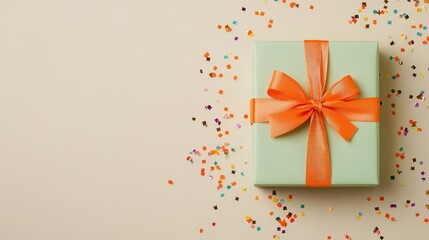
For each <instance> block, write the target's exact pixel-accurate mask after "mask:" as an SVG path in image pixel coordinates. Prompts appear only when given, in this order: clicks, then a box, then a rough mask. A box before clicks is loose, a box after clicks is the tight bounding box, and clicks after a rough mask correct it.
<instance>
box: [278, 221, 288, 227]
mask: <svg viewBox="0 0 429 240" xmlns="http://www.w3.org/2000/svg"><path fill="white" fill-rule="evenodd" d="M278 222H279V224H280V226H282V227H286V226H287V222H286V220H284V219H282V220H279V221H278Z"/></svg>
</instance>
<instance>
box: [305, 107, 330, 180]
mask: <svg viewBox="0 0 429 240" xmlns="http://www.w3.org/2000/svg"><path fill="white" fill-rule="evenodd" d="M308 135H309V136H308V146H307V166H306V182H305V184H306V187H330V186H331V158H330V154H329V145H328V138H327V136H326V130H325V125H324V123H323V118H322V114H320V113H317V112H313V114H312V116H311V120H310V131H309V133H308Z"/></svg>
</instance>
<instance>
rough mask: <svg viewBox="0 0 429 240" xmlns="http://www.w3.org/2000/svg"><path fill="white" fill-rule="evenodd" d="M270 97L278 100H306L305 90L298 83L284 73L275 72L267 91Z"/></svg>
mask: <svg viewBox="0 0 429 240" xmlns="http://www.w3.org/2000/svg"><path fill="white" fill-rule="evenodd" d="M267 94H268V96H270V97H272V98H274V99H278V100H284V101H287V100H304V99H306V98H307V96H306V95H305V92H304V89H302V87H301V86H300V85H299V83H298V82H297V81H295V80H294V79H293V78H291V77H290V76H289V75H287V74H286V73H284V72H282V71H278V70H275V71H274V72H273V76H272V77H271V83H270V86H269V87H268V91H267Z"/></svg>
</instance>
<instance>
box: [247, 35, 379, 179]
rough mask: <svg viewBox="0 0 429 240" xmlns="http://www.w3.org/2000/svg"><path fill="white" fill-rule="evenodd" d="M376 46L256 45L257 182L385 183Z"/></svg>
mask: <svg viewBox="0 0 429 240" xmlns="http://www.w3.org/2000/svg"><path fill="white" fill-rule="evenodd" d="M378 76H379V73H378V42H373V41H356V42H345V41H322V40H308V41H256V42H255V44H254V83H253V84H254V95H253V96H254V98H253V99H251V110H250V111H251V116H250V118H251V122H252V124H253V126H252V127H253V138H254V140H253V143H254V146H253V149H254V158H253V160H254V161H253V167H254V184H255V186H260V187H287V186H290V187H346V186H355V187H358V186H359V187H368V186H376V185H378V183H379V126H378V125H379V123H378V121H379V106H380V101H379V98H378V96H379V94H378Z"/></svg>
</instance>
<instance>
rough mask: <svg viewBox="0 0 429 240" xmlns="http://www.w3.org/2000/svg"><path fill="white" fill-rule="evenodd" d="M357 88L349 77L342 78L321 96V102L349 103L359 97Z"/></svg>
mask: <svg viewBox="0 0 429 240" xmlns="http://www.w3.org/2000/svg"><path fill="white" fill-rule="evenodd" d="M359 93H360V92H359V88H358V87H357V85H356V83H355V82H354V81H353V79H352V77H351V76H350V75H347V76H345V77H343V78H342V79H341V80H339V81H338V82H336V83H335V84H334V85H333V86H332V87H331V88H329V89H328V90H327V91H326V92H325V94H323V98H322V101H323V102H329V101H338V100H343V101H349V100H353V99H355V98H357V97H358V96H359Z"/></svg>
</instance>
